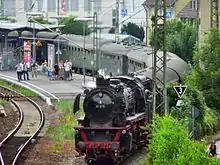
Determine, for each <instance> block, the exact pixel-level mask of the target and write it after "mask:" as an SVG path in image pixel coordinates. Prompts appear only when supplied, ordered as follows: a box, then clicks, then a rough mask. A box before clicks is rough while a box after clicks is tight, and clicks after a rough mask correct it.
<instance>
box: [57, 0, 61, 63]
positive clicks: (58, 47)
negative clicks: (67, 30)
mask: <svg viewBox="0 0 220 165" xmlns="http://www.w3.org/2000/svg"><path fill="white" fill-rule="evenodd" d="M59 16H60V0H57V32H58V33H59V34H60V28H59ZM60 53H61V51H60V39H59V38H58V41H57V64H58V65H59V62H60Z"/></svg>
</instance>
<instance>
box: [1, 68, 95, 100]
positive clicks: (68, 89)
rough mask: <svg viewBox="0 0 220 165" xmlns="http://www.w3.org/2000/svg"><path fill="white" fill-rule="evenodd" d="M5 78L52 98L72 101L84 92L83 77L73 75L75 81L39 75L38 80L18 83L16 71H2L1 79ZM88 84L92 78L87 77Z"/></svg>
mask: <svg viewBox="0 0 220 165" xmlns="http://www.w3.org/2000/svg"><path fill="white" fill-rule="evenodd" d="M2 77H4V78H6V79H10V80H11V82H12V83H13V82H14V83H15V84H18V83H21V85H24V86H25V87H26V86H27V88H28V87H29V88H30V89H34V90H36V91H37V92H39V93H42V94H44V95H46V96H48V97H50V98H52V97H54V98H55V97H57V98H59V99H64V98H65V99H72V98H73V97H74V96H76V95H77V94H78V93H80V92H82V91H83V89H82V84H83V75H79V74H73V80H71V81H64V80H49V77H48V76H47V75H46V74H40V75H38V78H37V80H34V79H31V75H30V80H28V81H20V82H18V81H17V75H16V72H15V71H1V72H0V79H1V78H2ZM85 80H86V82H88V81H90V80H92V77H88V76H86V79H85Z"/></svg>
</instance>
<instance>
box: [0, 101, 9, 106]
mask: <svg viewBox="0 0 220 165" xmlns="http://www.w3.org/2000/svg"><path fill="white" fill-rule="evenodd" d="M0 105H2V106H5V105H8V101H6V100H0Z"/></svg>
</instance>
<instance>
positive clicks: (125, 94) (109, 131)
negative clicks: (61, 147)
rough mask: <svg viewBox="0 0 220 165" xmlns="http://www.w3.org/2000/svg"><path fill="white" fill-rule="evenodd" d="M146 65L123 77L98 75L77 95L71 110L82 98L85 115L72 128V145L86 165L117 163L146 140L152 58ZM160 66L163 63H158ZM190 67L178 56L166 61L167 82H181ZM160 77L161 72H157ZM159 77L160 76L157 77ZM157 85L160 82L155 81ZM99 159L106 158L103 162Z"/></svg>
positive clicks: (75, 108) (78, 107)
mask: <svg viewBox="0 0 220 165" xmlns="http://www.w3.org/2000/svg"><path fill="white" fill-rule="evenodd" d="M146 64H149V65H148V66H147V68H145V69H143V70H140V71H137V72H134V73H133V74H130V75H129V74H128V75H124V76H112V77H109V78H103V77H97V78H96V82H95V84H94V82H93V83H92V82H90V84H92V85H91V86H87V88H86V89H85V90H84V93H83V94H79V95H77V96H76V98H75V101H74V108H73V109H74V113H76V112H77V111H79V109H80V100H81V97H82V96H83V97H84V101H83V108H84V112H85V115H84V116H83V117H80V118H78V125H77V126H76V127H75V130H76V134H75V147H76V149H77V151H78V152H79V154H80V155H86V157H85V160H86V162H87V164H88V165H91V164H92V165H93V164H105V165H106V164H107V163H109V164H111V165H112V164H118V163H120V162H121V161H122V160H124V158H126V157H127V156H129V155H130V154H131V153H133V152H134V151H135V150H137V149H139V148H142V147H143V146H145V145H146V143H147V137H146V136H147V132H146V130H144V129H143V126H145V124H146V123H147V122H149V121H150V120H151V119H152V110H151V102H152V101H151V100H152V95H153V93H152V86H153V81H152V69H153V67H152V66H150V64H152V61H150V58H149V59H148V61H147V62H146ZM161 65H162V64H161ZM188 70H189V66H188V64H187V63H186V62H184V61H183V60H182V59H180V58H179V57H177V56H176V55H175V56H169V57H168V60H167V81H168V82H181V79H182V75H183V74H184V73H186V72H187V71H188ZM159 75H160V77H161V79H162V78H163V74H162V73H161V74H160V73H159ZM160 77H159V78H160ZM156 83H157V86H158V88H160V84H159V81H158V82H156ZM102 161H105V163H103V162H102Z"/></svg>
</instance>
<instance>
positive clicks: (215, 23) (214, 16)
mask: <svg viewBox="0 0 220 165" xmlns="http://www.w3.org/2000/svg"><path fill="white" fill-rule="evenodd" d="M218 1H219V0H210V2H211V6H210V8H211V15H210V16H211V28H217V29H219V17H218V15H219V11H218V5H219V3H218Z"/></svg>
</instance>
